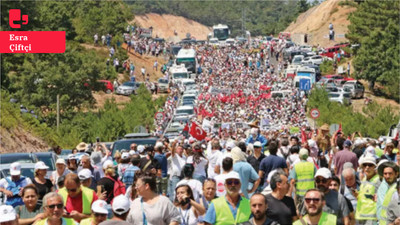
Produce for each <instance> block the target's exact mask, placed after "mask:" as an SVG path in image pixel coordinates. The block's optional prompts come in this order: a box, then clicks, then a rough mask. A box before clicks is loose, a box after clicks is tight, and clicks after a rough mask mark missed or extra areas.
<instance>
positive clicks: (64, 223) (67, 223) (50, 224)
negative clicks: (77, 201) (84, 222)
mask: <svg viewBox="0 0 400 225" xmlns="http://www.w3.org/2000/svg"><path fill="white" fill-rule="evenodd" d="M43 209H44V212H45V215H46V216H47V217H46V218H44V219H42V220H39V221H37V222H36V223H35V225H76V223H75V221H74V220H73V219H71V218H66V217H63V215H64V202H63V197H62V196H61V195H60V194H58V193H56V192H50V193H47V194H46V195H45V196H44V197H43Z"/></svg>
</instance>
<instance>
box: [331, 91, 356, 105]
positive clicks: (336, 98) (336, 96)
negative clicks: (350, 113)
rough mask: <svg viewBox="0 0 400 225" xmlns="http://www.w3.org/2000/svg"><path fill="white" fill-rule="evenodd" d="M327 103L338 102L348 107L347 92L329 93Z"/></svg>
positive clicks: (348, 95) (348, 96)
mask: <svg viewBox="0 0 400 225" xmlns="http://www.w3.org/2000/svg"><path fill="white" fill-rule="evenodd" d="M328 97H329V101H333V102H339V103H340V104H342V105H350V104H351V97H350V93H348V92H329V93H328Z"/></svg>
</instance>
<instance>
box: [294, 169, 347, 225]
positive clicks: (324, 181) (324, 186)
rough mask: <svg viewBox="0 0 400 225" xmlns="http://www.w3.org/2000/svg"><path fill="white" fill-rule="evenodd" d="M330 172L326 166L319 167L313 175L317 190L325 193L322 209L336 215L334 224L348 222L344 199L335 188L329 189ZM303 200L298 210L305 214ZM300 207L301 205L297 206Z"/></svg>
mask: <svg viewBox="0 0 400 225" xmlns="http://www.w3.org/2000/svg"><path fill="white" fill-rule="evenodd" d="M331 178H332V173H331V171H330V170H329V169H328V168H320V169H318V170H317V173H316V174H315V176H314V179H315V185H316V186H317V188H318V190H319V191H321V192H322V193H323V194H324V195H325V200H326V201H325V202H326V205H325V206H324V207H323V211H324V212H327V213H330V214H334V215H337V223H336V224H340V225H341V224H345V225H348V224H350V220H349V214H350V211H349V208H348V206H347V202H346V199H345V198H344V196H343V195H342V194H340V193H338V192H337V191H335V190H330V189H329V184H330V182H331ZM304 203H305V201H304V202H303V207H302V210H301V211H300V212H301V214H302V215H304V214H306V205H304ZM299 208H301V207H299Z"/></svg>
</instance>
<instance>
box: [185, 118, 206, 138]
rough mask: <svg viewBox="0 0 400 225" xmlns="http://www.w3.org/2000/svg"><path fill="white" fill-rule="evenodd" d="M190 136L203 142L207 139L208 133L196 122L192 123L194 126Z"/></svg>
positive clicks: (191, 128)
mask: <svg viewBox="0 0 400 225" xmlns="http://www.w3.org/2000/svg"><path fill="white" fill-rule="evenodd" d="M189 133H190V135H192V137H194V138H196V139H197V140H199V141H201V140H204V139H205V138H206V137H207V133H206V132H205V131H204V130H203V129H201V127H200V126H198V125H197V124H196V123H195V122H192V126H191V127H190V132H189Z"/></svg>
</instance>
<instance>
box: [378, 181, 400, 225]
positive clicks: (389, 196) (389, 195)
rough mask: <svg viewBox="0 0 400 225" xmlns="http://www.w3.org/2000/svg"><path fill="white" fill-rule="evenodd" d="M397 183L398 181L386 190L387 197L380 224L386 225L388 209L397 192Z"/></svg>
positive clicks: (383, 205)
mask: <svg viewBox="0 0 400 225" xmlns="http://www.w3.org/2000/svg"><path fill="white" fill-rule="evenodd" d="M396 188H397V185H396V183H394V184H392V185H391V186H390V188H389V190H388V191H387V192H386V195H385V199H384V200H383V203H382V211H381V219H380V220H379V225H386V219H387V210H388V206H389V203H390V201H391V200H392V196H393V194H394V193H395V192H396Z"/></svg>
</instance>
